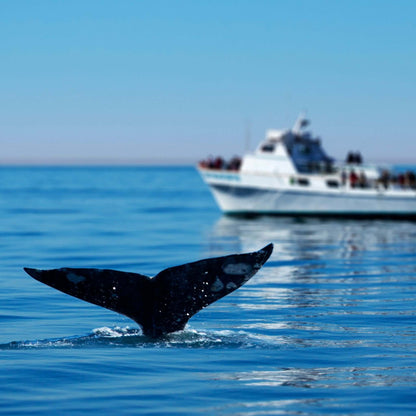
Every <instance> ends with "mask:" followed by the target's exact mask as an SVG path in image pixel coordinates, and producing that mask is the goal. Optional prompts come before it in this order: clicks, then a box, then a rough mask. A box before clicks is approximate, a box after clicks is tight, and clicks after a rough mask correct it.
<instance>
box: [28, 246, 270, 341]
mask: <svg viewBox="0 0 416 416" xmlns="http://www.w3.org/2000/svg"><path fill="white" fill-rule="evenodd" d="M272 251H273V245H272V244H269V245H267V246H266V247H264V248H262V249H261V250H259V251H255V252H252V253H245V254H233V255H229V256H223V257H216V258H210V259H205V260H200V261H196V262H193V263H187V264H183V265H181V266H175V267H170V268H168V269H165V270H163V271H161V272H160V273H159V274H157V275H156V276H155V277H153V278H150V277H148V276H145V275H142V274H137V273H128V272H121V271H116V270H108V269H85V268H61V269H52V270H38V269H31V268H25V269H24V270H25V271H26V272H27V273H28V274H29V275H30V276H32V277H33V278H35V279H36V280H38V281H40V282H42V283H45V284H46V285H49V286H51V287H53V288H55V289H57V290H60V291H62V292H64V293H67V294H69V295H71V296H74V297H76V298H79V299H82V300H85V301H87V302H90V303H93V304H95V305H99V306H102V307H104V308H107V309H110V310H112V311H115V312H118V313H121V314H123V315H125V316H127V317H129V318H131V319H133V320H134V321H136V322H137V323H138V324H139V325H140V326H141V327H142V330H143V333H144V334H145V335H148V336H151V337H159V336H163V335H165V334H167V333H170V332H174V331H178V330H181V329H183V328H184V327H185V325H186V323H187V322H188V320H189V319H190V318H191V317H192V316H193V315H195V313H197V312H198V311H200V310H201V309H203V308H204V307H206V306H208V305H210V304H211V303H213V302H215V301H216V300H218V299H220V298H222V297H224V296H226V295H228V294H229V293H231V292H233V291H234V290H236V289H238V288H239V287H240V286H242V285H243V284H244V283H245V282H247V281H248V280H249V279H250V278H251V277H252V276H254V274H256V273H257V271H258V270H259V269H260V268H261V267H262V266H263V264H264V263H265V262H266V261H267V259H268V258H269V257H270V255H271V253H272Z"/></svg>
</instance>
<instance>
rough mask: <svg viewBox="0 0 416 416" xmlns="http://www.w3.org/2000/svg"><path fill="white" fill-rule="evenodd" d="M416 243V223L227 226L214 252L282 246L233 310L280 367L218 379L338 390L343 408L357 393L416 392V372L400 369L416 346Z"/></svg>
mask: <svg viewBox="0 0 416 416" xmlns="http://www.w3.org/2000/svg"><path fill="white" fill-rule="evenodd" d="M415 236H416V224H415V223H412V222H407V221H400V222H398V221H387V220H362V221H354V220H332V219H317V218H307V219H298V218H281V217H270V216H263V217H256V218H254V219H246V218H242V217H233V216H223V217H221V218H220V219H219V220H218V221H217V223H216V224H215V225H214V226H213V228H212V232H211V236H210V238H209V242H210V250H211V252H212V253H215V252H216V251H218V252H221V250H224V247H230V246H231V247H233V248H234V249H235V250H237V251H239V250H240V251H250V250H253V249H255V248H256V247H261V246H262V245H264V244H265V243H267V242H270V241H271V242H273V243H274V252H273V254H272V257H271V258H270V259H269V261H268V263H267V264H266V265H265V267H264V268H263V269H262V272H261V273H259V275H258V276H257V277H256V278H255V279H252V280H251V281H250V282H248V283H247V285H246V286H245V287H244V289H243V290H242V291H240V292H239V293H238V294H237V296H239V299H238V302H235V304H234V305H233V306H234V307H235V308H236V309H237V310H238V312H236V316H238V315H243V316H244V317H245V319H244V321H243V322H241V324H240V326H239V327H237V329H238V330H240V331H243V332H244V333H247V334H249V337H250V338H249V339H250V340H251V339H253V340H259V345H260V346H261V348H262V350H265V351H266V352H265V353H264V354H263V355H267V354H268V356H269V355H270V356H273V357H274V359H275V366H274V367H270V366H268V367H267V366H265V367H264V368H263V369H262V368H258V367H259V366H257V367H254V368H253V369H252V371H250V370H247V369H246V371H234V372H225V373H222V374H215V377H216V378H217V379H223V380H233V381H238V382H239V383H241V384H242V385H244V386H251V387H254V386H257V387H259V388H271V389H273V388H274V387H280V386H285V387H293V388H308V389H328V388H329V389H331V391H332V392H333V395H334V396H333V400H335V402H337V403H338V404H339V403H343V401H344V398H345V390H348V389H350V388H354V387H360V388H361V387H363V388H366V389H368V388H370V387H379V386H384V387H389V388H390V387H391V386H393V385H397V386H400V385H403V384H406V383H409V384H410V385H413V384H414V383H416V377H415V374H416V373H415V370H416V368H415V366H414V365H413V364H410V363H407V364H406V363H405V361H406V360H405V359H404V362H403V363H402V364H403V365H400V364H399V365H393V363H394V362H395V361H396V358H397V356H398V355H400V354H401V351H408V350H407V348H409V346H410V345H413V346H412V347H411V348H413V347H414V331H413V330H412V329H411V327H410V326H409V325H411V323H412V322H413V321H414V316H415V312H414V311H415V300H414V299H416V289H415V286H414V281H415V278H416V264H415V261H414V259H415V256H416V246H415V245H414V238H415ZM234 320H235V322H238V319H237V318H236V317H234ZM409 331H410V332H409ZM393 340H394V341H393ZM253 342H254V341H253ZM266 353H267V354H266ZM258 356H259V358H258V359H259V361H260V362H261V357H262V354H261V353H258ZM396 364H397V363H396ZM270 391H273V392H275V394H277V395H279V392H281V390H280V389H279V390H270ZM321 391H323V390H321ZM337 391H338V392H339V395H337V393H336V392H337ZM356 393H357V394H358V390H357V391H356ZM306 397H308V398H313V394H312V393H311V395H310V396H305V395H303V396H302V398H303V399H305V398H306ZM298 404H299V405H300V406H301V407H302V406H304V405H305V403H303V404H302V403H301V402H299V403H298ZM247 405H248V406H254V405H258V406H259V407H262V404H261V403H259V402H256V403H255V402H252V403H247ZM327 405H328V403H327ZM264 406H265V408H267V407H270V408H277V407H282V408H286V407H287V406H288V404H287V403H286V402H285V401H284V400H283V398H282V400H281V401H276V402H273V401H272V400H270V401H265V402H264ZM291 406H292V405H291V404H289V407H291Z"/></svg>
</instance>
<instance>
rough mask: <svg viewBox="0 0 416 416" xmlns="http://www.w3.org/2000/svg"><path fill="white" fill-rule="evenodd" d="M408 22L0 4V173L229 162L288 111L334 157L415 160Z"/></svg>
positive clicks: (407, 13) (346, 7)
mask: <svg viewBox="0 0 416 416" xmlns="http://www.w3.org/2000/svg"><path fill="white" fill-rule="evenodd" d="M415 16H416V2H415V1H410V0H408V1H405V0H395V1H385V0H377V1H376V0H373V1H368V0H367V1H366V0H360V1H356V0H349V1H341V0H340V1H336V0H327V1H323V0H309V1H306V0H291V1H289V0H287V1H278V0H274V1H273V0H252V1H247V0H221V1H220V0H210V1H208V0H206V1H202V0H200V1H197V0H194V1H190V0H182V1H181V0H178V1H174V0H171V1H161V0H152V1H132V0H131V1H127V0H123V1H107V0H100V1H98V0H97V1H92V0H91V1H88V0H84V1H76V0H72V1H58V0H54V1H42V0H38V1H29V0H28V1H10V0H9V1H1V0H0V39H1V42H0V60H1V65H0V83H1V94H0V110H1V111H0V143H1V153H0V163H11V162H13V163H24V162H31V163H68V162H73V161H84V162H92V163H93V162H102V161H107V162H111V161H112V162H116V163H123V162H136V161H143V160H148V161H149V160H150V161H155V160H156V161H166V162H169V161H177V160H186V161H189V162H195V161H197V160H199V159H200V158H203V157H205V156H207V155H208V154H223V155H225V156H232V155H233V154H235V153H237V154H241V153H242V152H243V151H244V149H245V143H246V139H245V137H246V132H247V129H249V131H250V144H251V148H254V146H255V145H256V144H257V142H258V141H259V140H260V139H262V138H263V137H264V132H265V130H266V129H268V128H283V127H289V126H291V125H292V124H293V122H294V121H295V119H296V117H297V116H298V114H299V113H300V112H301V111H306V113H307V115H308V117H309V118H310V119H311V121H312V124H311V128H312V130H313V132H314V133H316V134H318V135H319V136H321V138H322V140H323V143H324V145H325V147H326V149H327V150H328V152H329V153H330V154H331V155H332V156H335V157H337V158H343V157H344V156H345V154H346V153H347V151H348V150H361V152H362V153H363V155H364V157H366V159H370V160H372V159H377V160H380V159H387V160H389V161H395V160H399V161H416V140H415V139H416V134H415V122H414V121H415V116H414V111H415V109H416V24H415ZM247 126H249V128H248V127H247Z"/></svg>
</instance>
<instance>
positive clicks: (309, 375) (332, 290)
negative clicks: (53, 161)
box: [0, 167, 416, 416]
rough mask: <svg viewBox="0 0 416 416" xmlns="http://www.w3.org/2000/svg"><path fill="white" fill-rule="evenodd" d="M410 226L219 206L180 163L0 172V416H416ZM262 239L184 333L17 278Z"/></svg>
mask: <svg viewBox="0 0 416 416" xmlns="http://www.w3.org/2000/svg"><path fill="white" fill-rule="evenodd" d="M415 241H416V223H413V222H406V221H397V222H389V221H375V220H374V221H367V220H366V221H351V220H348V221H347V220H344V221H342V220H319V219H306V220H301V219H291V218H273V217H259V218H255V219H244V218H232V217H225V216H222V215H221V214H220V212H219V210H218V209H217V207H216V205H215V203H214V201H213V199H212V197H211V195H210V194H209V191H208V189H207V188H206V187H205V185H204V184H203V183H202V181H201V179H200V178H199V176H198V174H197V172H196V171H195V170H194V169H193V168H192V167H172V168H168V167H120V168H119V167H109V168H104V167H94V168H84V167H82V168H80V167H77V168H67V167H65V168H63V167H60V168H52V167H51V168H44V167H42V168H39V167H37V168H29V167H4V168H1V169H0V328H1V331H0V414H2V415H3V414H4V415H25V416H26V415H85V414H100V415H114V414H118V415H195V414H207V415H244V416H251V415H324V414H328V415H329V414H331V415H332V414H334V415H393V414H394V415H398V414H401V415H414V414H415V413H416V404H415V388H416V361H415V359H416V244H415ZM269 242H273V243H274V246H275V249H274V252H273V254H272V257H271V258H270V260H269V261H268V262H267V263H266V265H265V266H264V268H263V269H261V270H260V272H259V273H258V274H257V275H256V276H254V277H253V278H252V279H251V280H250V281H249V282H248V283H247V284H246V285H245V286H243V287H242V288H240V289H239V290H237V291H236V292H234V293H232V294H231V295H229V296H227V297H225V298H223V299H221V300H219V301H218V302H216V303H214V304H212V305H210V306H209V307H207V308H206V309H204V310H203V311H201V312H200V313H198V314H197V315H195V316H194V317H193V318H192V319H191V320H190V321H189V324H188V325H187V327H186V328H185V330H184V331H182V332H178V333H174V334H171V335H169V336H167V337H165V338H163V339H160V340H151V339H149V338H146V337H144V336H143V335H142V334H141V332H140V329H139V328H138V326H137V325H136V324H135V323H134V322H132V321H130V320H129V319H128V318H125V317H123V316H121V315H118V314H116V313H113V312H111V311H108V310H105V309H103V308H100V307H98V306H94V305H90V304H88V303H85V302H82V301H80V300H78V299H75V298H72V297H70V296H67V295H65V294H63V293H60V292H58V291H56V290H54V289H52V288H50V287H48V286H45V285H42V284H41V283H39V282H37V281H35V280H33V279H32V278H30V277H29V276H27V275H26V274H25V273H24V271H23V269H22V268H23V267H24V266H29V267H38V268H57V267H64V266H67V267H100V268H114V269H119V270H124V271H135V272H139V273H143V274H148V275H154V274H156V273H158V272H159V271H160V270H162V269H164V268H166V267H169V266H173V265H178V264H182V263H186V262H189V261H194V260H198V259H201V258H205V257H213V256H219V255H226V254H231V253H236V252H245V251H251V250H257V249H259V248H261V247H262V246H264V245H265V244H267V243H269Z"/></svg>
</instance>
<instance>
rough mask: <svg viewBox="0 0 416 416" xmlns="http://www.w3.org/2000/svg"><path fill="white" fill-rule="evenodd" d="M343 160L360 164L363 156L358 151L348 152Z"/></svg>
mask: <svg viewBox="0 0 416 416" xmlns="http://www.w3.org/2000/svg"><path fill="white" fill-rule="evenodd" d="M345 162H346V163H348V164H356V165H361V164H362V163H363V158H362V156H361V153H360V152H356V153H354V152H348V155H347V158H346V160H345Z"/></svg>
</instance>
